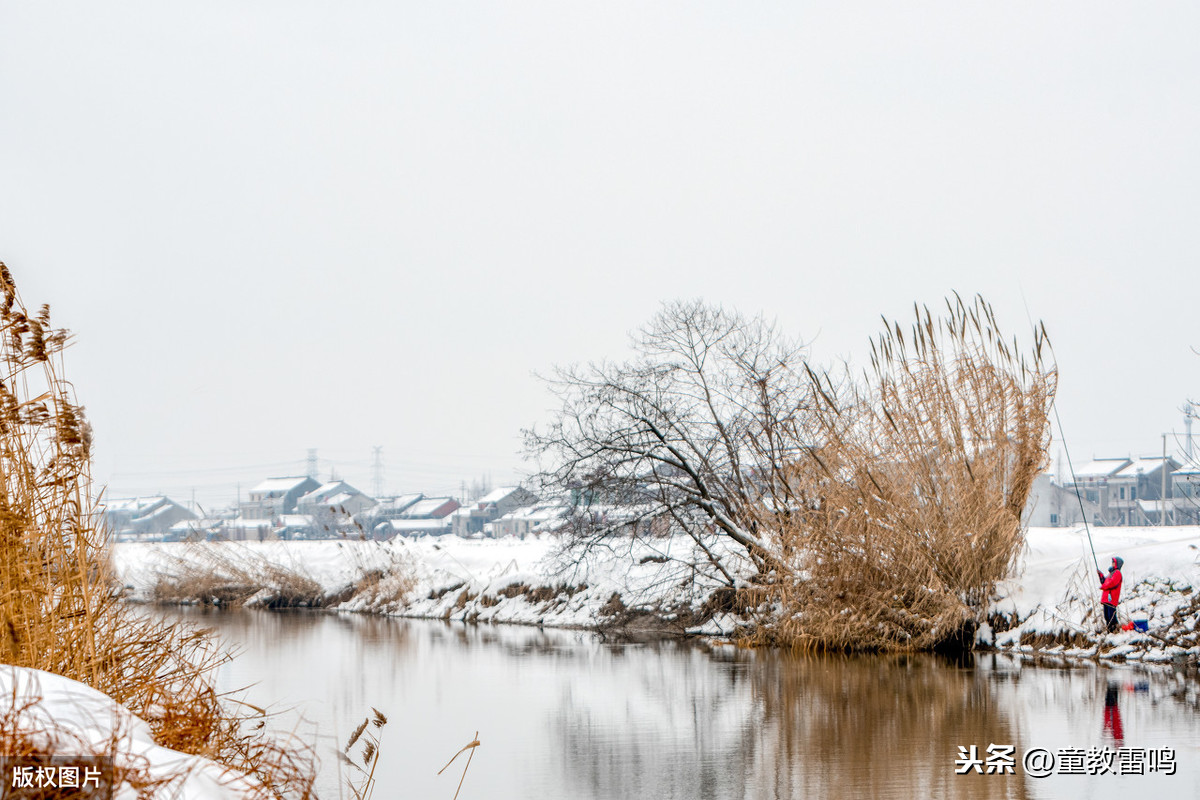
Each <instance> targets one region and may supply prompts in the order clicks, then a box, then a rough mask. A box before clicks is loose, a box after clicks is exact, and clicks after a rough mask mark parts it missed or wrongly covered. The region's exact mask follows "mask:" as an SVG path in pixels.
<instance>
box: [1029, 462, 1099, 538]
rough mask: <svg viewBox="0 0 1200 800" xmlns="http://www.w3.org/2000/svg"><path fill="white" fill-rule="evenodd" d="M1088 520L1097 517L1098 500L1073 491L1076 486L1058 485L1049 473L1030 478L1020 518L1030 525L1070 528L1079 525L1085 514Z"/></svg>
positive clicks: (1034, 526) (1094, 520) (1090, 520)
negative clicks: (1093, 500) (1091, 499)
mask: <svg viewBox="0 0 1200 800" xmlns="http://www.w3.org/2000/svg"><path fill="white" fill-rule="evenodd" d="M1085 513H1086V514H1087V520H1088V522H1089V523H1091V524H1096V520H1097V519H1098V518H1099V514H1100V506H1099V504H1098V503H1095V502H1092V501H1090V500H1087V499H1085V498H1083V497H1081V496H1080V495H1077V494H1075V489H1074V488H1070V489H1068V488H1067V487H1065V486H1059V485H1058V484H1057V483H1055V482H1054V480H1053V479H1052V478H1051V477H1050V476H1049V475H1044V474H1043V475H1039V476H1037V478H1035V479H1034V481H1033V487H1032V488H1031V489H1030V492H1029V498H1028V499H1027V500H1026V501H1025V511H1024V513H1023V514H1022V515H1021V521H1022V522H1023V523H1024V524H1025V525H1027V526H1029V527H1031V528H1069V527H1074V526H1076V525H1082V524H1083V520H1084V514H1085Z"/></svg>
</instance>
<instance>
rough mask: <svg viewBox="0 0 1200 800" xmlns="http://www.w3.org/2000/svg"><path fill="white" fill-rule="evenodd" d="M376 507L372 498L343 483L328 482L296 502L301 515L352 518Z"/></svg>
mask: <svg viewBox="0 0 1200 800" xmlns="http://www.w3.org/2000/svg"><path fill="white" fill-rule="evenodd" d="M376 505H378V503H376V501H375V500H374V499H373V498H370V497H367V496H366V495H365V494H363V493H362V492H360V491H359V490H358V489H355V488H354V487H353V486H351V485H350V484H348V483H346V482H345V481H330V482H329V483H326V484H323V485H321V486H318V487H317V488H316V489H313V490H312V491H311V492H309V493H308V494H306V495H304V496H303V497H301V498H300V499H299V500H297V501H296V510H297V511H298V512H299V513H301V514H314V515H315V514H318V513H321V512H325V511H327V512H330V513H337V514H340V515H342V516H353V515H355V514H358V513H361V512H363V511H366V510H367V509H368V508H372V507H374V506H376Z"/></svg>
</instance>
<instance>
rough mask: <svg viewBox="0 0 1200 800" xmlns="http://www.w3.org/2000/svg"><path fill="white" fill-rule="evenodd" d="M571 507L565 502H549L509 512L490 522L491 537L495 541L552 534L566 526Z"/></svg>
mask: <svg viewBox="0 0 1200 800" xmlns="http://www.w3.org/2000/svg"><path fill="white" fill-rule="evenodd" d="M570 514H571V506H570V504H569V503H568V502H567V501H566V500H551V501H549V502H545V503H537V504H535V505H532V506H525V507H523V508H518V509H517V510H515V511H510V512H508V513H507V514H505V515H504V516H502V517H499V518H498V519H496V520H494V521H493V522H492V535H493V536H495V537H496V538H497V539H499V538H502V537H505V536H517V537H520V538H522V539H524V538H525V537H526V536H529V535H530V534H538V533H554V532H556V531H558V530H559V529H561V528H562V527H563V526H565V525H566V524H567V518H568V517H569V516H570Z"/></svg>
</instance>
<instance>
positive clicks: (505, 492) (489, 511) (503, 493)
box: [454, 486, 538, 536]
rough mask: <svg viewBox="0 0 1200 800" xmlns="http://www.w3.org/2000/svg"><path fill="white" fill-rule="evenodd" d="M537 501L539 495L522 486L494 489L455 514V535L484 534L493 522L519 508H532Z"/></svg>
mask: <svg viewBox="0 0 1200 800" xmlns="http://www.w3.org/2000/svg"><path fill="white" fill-rule="evenodd" d="M537 501H538V496H537V495H535V494H534V493H533V492H531V491H529V490H528V489H524V488H522V487H520V486H502V487H500V488H498V489H493V490H492V491H490V492H488V493H487V494H485V495H483V496H482V497H479V498H476V499H475V500H474V501H472V502H471V503H470V504H468V505H467V506H465V507H464V508H462V509H459V511H458V512H456V513H455V515H454V533H455V535H457V536H470V535H472V534H476V533H482V532H483V530H484V526H485V525H487V523H489V522H491V521H492V520H495V519H499V518H500V517H502V516H504V515H505V514H509V513H511V512H513V511H516V510H517V509H518V508H524V507H526V506H531V505H533V504H534V503H536V502H537Z"/></svg>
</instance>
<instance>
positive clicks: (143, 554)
mask: <svg viewBox="0 0 1200 800" xmlns="http://www.w3.org/2000/svg"><path fill="white" fill-rule="evenodd" d="M1092 539H1093V541H1094V542H1095V547H1096V555H1097V557H1098V558H1099V561H1100V563H1101V565H1102V566H1104V567H1105V568H1106V569H1107V565H1108V563H1109V561H1110V559H1111V557H1112V556H1114V555H1120V556H1121V557H1123V558H1124V559H1125V567H1124V569H1123V570H1122V572H1123V574H1124V577H1125V587H1124V592H1123V593H1122V597H1121V613H1122V614H1123V619H1122V621H1124V620H1125V619H1131V618H1135V619H1145V620H1147V622H1148V624H1149V633H1146V634H1142V633H1134V632H1130V633H1121V634H1114V635H1101V634H1099V633H1097V631H1098V630H1099V628H1100V624H1099V620H1100V611H1099V606H1098V603H1099V590H1098V588H1097V587H1098V580H1097V578H1096V574H1095V572H1096V568H1095V562H1094V561H1093V560H1092V555H1091V550H1090V549H1089V546H1088V539H1087V536H1086V534H1085V533H1084V531H1083V529H1082V528H1080V529H1066V528H1033V529H1030V530H1029V533H1028V538H1027V542H1026V548H1025V551H1024V553H1023V554H1022V556H1021V559H1020V563H1019V564H1018V567H1017V569H1016V571H1015V574H1014V575H1013V576H1012V577H1011V578H1010V579H1008V580H1006V581H1004V582H1003V583H1002V584H1001V585H1000V586H999V587H998V592H997V596H996V598H995V600H994V603H993V605H992V607H991V609H990V616H989V624H987V625H985V626H983V628H982V629H981V632H980V633H981V641H982V642H983V643H984V644H994V645H995V646H997V647H1002V648H1012V649H1016V650H1022V651H1032V650H1035V649H1038V650H1043V651H1047V650H1048V651H1053V652H1061V653H1064V654H1067V655H1086V656H1100V657H1110V658H1115V657H1124V658H1126V659H1129V660H1135V659H1142V660H1147V661H1150V660H1169V659H1172V658H1176V657H1179V656H1180V655H1182V654H1185V653H1191V654H1193V655H1195V654H1196V653H1198V652H1200V650H1197V647H1196V641H1195V637H1196V634H1195V628H1196V625H1197V620H1198V619H1200V591H1198V590H1200V563H1198V557H1200V550H1198V549H1197V548H1198V547H1200V527H1166V528H1095V529H1093V530H1092ZM691 546H692V545H691V543H690V542H689V541H686V540H683V539H667V540H663V541H661V542H660V543H657V544H656V545H655V546H654V547H651V546H649V545H646V544H644V543H640V542H631V541H629V540H623V541H621V542H619V543H616V544H614V545H613V548H612V549H611V550H608V551H604V552H600V553H595V554H593V556H592V557H591V558H589V559H588V560H587V561H586V562H584V563H578V564H577V563H568V562H566V561H565V560H564V559H563V558H562V557H561V556H560V555H559V549H560V548H559V542H558V541H557V540H556V539H554V538H553V537H551V536H548V535H546V536H541V537H536V536H534V537H529V538H526V539H518V538H515V537H510V538H504V539H479V540H472V539H461V538H459V537H456V536H442V537H432V536H431V537H424V538H421V539H415V540H413V539H393V540H391V541H389V542H373V541H371V542H354V541H317V542H260V543H221V544H216V543H212V544H199V545H182V544H118V545H116V546H115V547H114V563H115V565H116V567H117V570H118V574H119V575H120V576H121V579H122V580H123V581H124V582H125V583H126V584H127V585H128V586H129V589H130V591H131V593H132V594H133V596H135V597H138V598H142V599H150V598H151V597H152V596H153V593H154V586H155V583H156V580H157V579H158V577H159V576H161V575H169V574H172V572H173V571H174V572H178V570H179V569H180V568H181V565H185V564H196V565H203V564H204V563H205V562H206V561H207V562H211V561H212V560H213V558H214V555H213V554H214V553H218V554H220V556H219V557H220V558H222V559H225V560H233V561H236V562H238V563H242V564H246V565H252V564H254V563H260V564H262V563H270V564H276V565H282V566H284V567H286V568H287V569H291V570H295V571H297V572H299V573H301V574H303V575H305V576H308V577H309V578H311V579H312V580H314V581H316V582H317V583H318V584H319V585H320V587H321V589H322V591H323V592H324V593H325V595H326V596H327V598H333V599H332V601H330V602H328V603H327V605H330V606H332V607H334V608H336V609H339V610H345V611H373V612H379V613H392V614H401V615H404V616H415V617H430V618H438V619H447V620H456V621H457V620H462V621H479V622H499V623H522V624H535V625H548V626H554V627H603V626H606V625H610V624H611V625H618V626H624V627H635V628H636V627H637V626H638V623H639V620H640V621H642V622H643V623H644V624H645V625H647V626H648V627H651V628H654V629H656V630H660V631H661V630H673V631H674V632H678V633H684V632H687V633H699V634H705V635H712V636H721V635H728V634H731V633H733V632H735V631H736V629H737V628H738V626H739V625H740V624H744V621H743V620H740V619H739V618H738V617H736V616H734V615H732V614H720V613H717V614H713V613H712V612H711V611H707V612H705V604H706V602H707V601H709V598H710V595H712V593H713V591H714V589H716V588H718V586H719V584H718V582H716V581H714V580H711V579H710V578H708V577H706V576H704V575H702V574H699V573H697V572H695V571H691V572H689V571H688V570H687V569H683V568H681V562H686V561H687V560H688V559H689V558H690V556H691V551H690V548H691ZM373 571H374V572H375V573H376V577H375V580H378V575H379V574H383V575H389V574H392V573H395V572H397V571H399V572H403V573H405V575H406V576H407V578H408V582H407V583H406V584H405V585H404V586H403V595H404V596H403V599H402V600H399V599H397V598H398V593H399V592H400V587H399V586H397V587H395V591H391V592H379V591H372V592H367V591H358V590H356V587H357V586H359V585H360V584H362V583H363V581H364V578H365V577H366V576H369V575H371V574H372V572H373ZM268 594H269V593H268ZM262 597H263V595H261V594H260V595H258V596H257V599H259V600H261V599H262ZM197 599H203V598H197ZM702 612H703V613H702ZM651 618H653V622H651V621H650V620H651ZM1156 637H1157V638H1156ZM1164 640H1165V641H1164Z"/></svg>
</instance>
